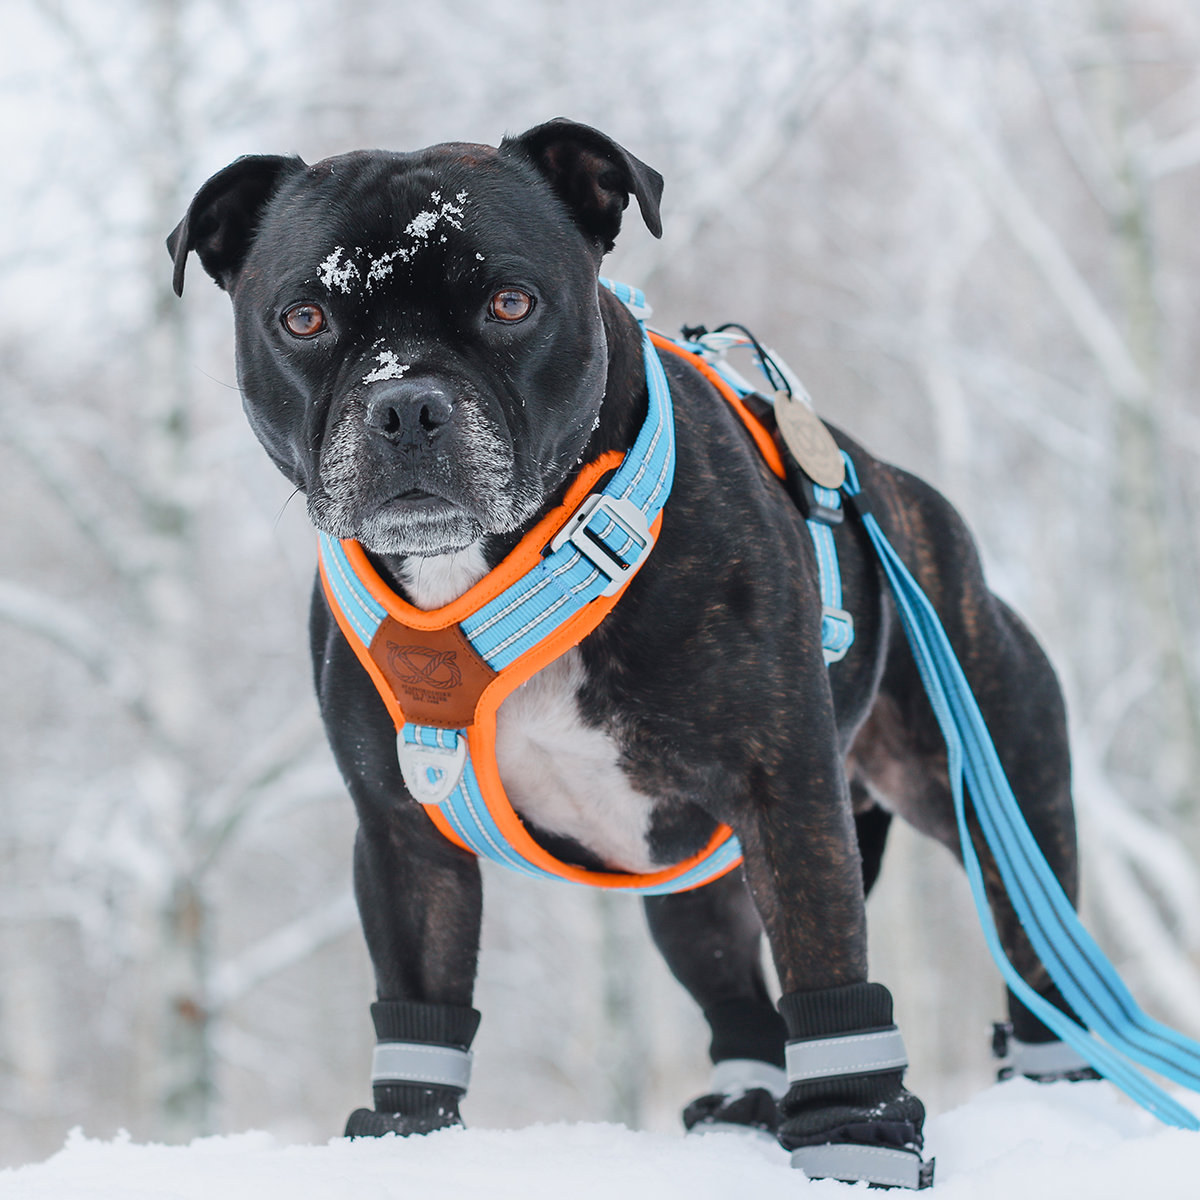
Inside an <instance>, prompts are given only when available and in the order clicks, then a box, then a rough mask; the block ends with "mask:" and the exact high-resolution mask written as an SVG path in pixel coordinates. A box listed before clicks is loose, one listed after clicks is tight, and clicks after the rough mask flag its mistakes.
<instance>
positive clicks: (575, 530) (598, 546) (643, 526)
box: [550, 492, 652, 596]
mask: <svg viewBox="0 0 1200 1200" xmlns="http://www.w3.org/2000/svg"><path fill="white" fill-rule="evenodd" d="M597 516H600V517H607V518H608V519H609V520H608V525H607V526H605V525H604V524H603V523H602V522H601V523H597V522H594V521H593V518H594V517H597ZM597 525H599V528H598V529H597V528H596V526H597ZM614 530H615V531H616V533H617V536H618V537H619V539H620V540H621V541H622V542H623V545H622V547H621V549H619V550H617V549H614V548H613V547H612V546H611V545H610V542H609V540H607V539H610V538H611V535H612V533H613V531H614ZM602 539H606V540H602ZM568 542H570V543H571V545H573V546H574V547H575V549H576V550H578V551H579V553H580V554H582V555H583V556H584V558H586V559H587V560H588V561H589V562H591V563H592V565H593V566H595V567H596V568H598V569H599V570H600V572H601V573H602V574H604V575H605V576H607V577H608V585H607V586H606V587H605V588H604V590H603V591H602V592H601V593H600V594H601V595H602V596H611V595H613V594H614V593H616V592H619V591H620V590H621V588H622V587H624V586H625V584H626V582H627V581H628V580H629V579H631V578H632V577H633V575H634V574H635V572H636V571H637V569H638V568H639V567H640V566H641V565H642V563H643V562H645V561H646V557H647V554H646V551H647V550H648V549H649V548H650V546H651V545H652V541H651V538H650V522H649V521H648V520H647V519H646V514H645V513H644V512H643V511H642V510H641V509H640V508H638V506H637V505H636V504H634V503H633V501H632V500H626V499H623V498H620V497H616V496H606V495H605V494H604V493H603V492H593V493H592V494H591V495H590V496H589V497H588V498H587V499H586V500H585V501H584V502H583V503H582V504H581V505H580V506H579V508H578V509H577V510H576V511H575V514H574V515H573V516H572V517H571V519H570V520H569V521H568V522H567V523H566V524H565V525H564V526H563V527H562V528H561V529H560V530H559V531H558V533H557V534H555V536H554V540H553V541H552V542H551V543H550V552H551V553H554V551H556V550H559V549H561V548H562V547H563V546H565V545H566V544H567V543H568Z"/></svg>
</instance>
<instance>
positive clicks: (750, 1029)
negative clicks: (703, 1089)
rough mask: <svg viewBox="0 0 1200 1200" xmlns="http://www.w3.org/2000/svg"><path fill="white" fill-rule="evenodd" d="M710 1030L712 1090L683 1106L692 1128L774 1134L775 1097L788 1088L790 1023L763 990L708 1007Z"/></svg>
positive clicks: (690, 1130)
mask: <svg viewBox="0 0 1200 1200" xmlns="http://www.w3.org/2000/svg"><path fill="white" fill-rule="evenodd" d="M704 1017H705V1020H707V1021H708V1025H709V1028H710V1029H711V1030H712V1043H711V1045H710V1046H709V1050H708V1052H709V1056H710V1057H711V1058H712V1061H713V1070H712V1077H711V1079H710V1081H709V1090H708V1092H707V1093H706V1094H705V1095H703V1096H700V1097H699V1098H698V1099H696V1100H693V1101H692V1102H691V1104H689V1105H688V1106H687V1108H685V1109H684V1110H683V1123H684V1125H685V1126H686V1128H687V1131H688V1133H746V1134H750V1135H752V1136H755V1135H756V1136H760V1137H769V1138H771V1139H772V1140H774V1137H775V1134H776V1131H777V1130H778V1128H779V1110H778V1108H777V1106H776V1101H778V1099H779V1098H780V1097H781V1096H782V1095H783V1094H784V1092H786V1091H787V1076H786V1074H785V1073H784V1070H783V1044H784V1042H785V1041H786V1039H787V1028H786V1026H785V1025H784V1023H783V1019H782V1018H781V1017H780V1015H779V1014H778V1013H777V1012H776V1011H775V1009H774V1008H773V1007H772V1005H771V1002H770V1001H769V1000H768V999H767V998H766V996H763V997H762V998H761V999H755V1000H751V999H744V998H743V999H735V1000H724V1001H721V1002H720V1003H718V1004H714V1005H713V1006H712V1007H711V1008H707V1009H705V1010H704Z"/></svg>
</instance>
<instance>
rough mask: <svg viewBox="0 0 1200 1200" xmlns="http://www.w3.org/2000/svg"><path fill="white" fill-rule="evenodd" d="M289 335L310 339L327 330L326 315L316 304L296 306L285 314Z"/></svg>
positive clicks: (284, 318)
mask: <svg viewBox="0 0 1200 1200" xmlns="http://www.w3.org/2000/svg"><path fill="white" fill-rule="evenodd" d="M283 323H284V325H285V326H286V327H287V331H288V333H294V334H295V335H296V337H302V338H308V337H313V336H314V335H315V334H318V333H320V332H321V330H322V329H324V328H325V314H324V313H323V312H322V311H321V310H320V309H319V308H318V307H317V306H316V305H315V304H296V305H293V306H292V307H291V308H289V309H288V310H287V312H285V313H284V314H283Z"/></svg>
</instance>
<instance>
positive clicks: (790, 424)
mask: <svg viewBox="0 0 1200 1200" xmlns="http://www.w3.org/2000/svg"><path fill="white" fill-rule="evenodd" d="M775 421H776V423H777V424H778V425H779V432H780V433H781V434H783V440H784V441H785V442H786V443H787V448H788V449H789V450H790V451H791V452H792V455H793V457H794V458H795V460H796V461H797V462H798V463H799V464H800V466H801V467H802V468H803V470H804V472H805V474H807V475H808V477H809V478H810V479H811V480H812V481H813V483H819V484H820V485H821V487H825V488H835V489H836V488H840V487H841V486H842V484H843V483H844V482H845V480H846V464H845V462H844V461H843V460H842V452H841V451H840V450H839V449H838V448H837V442H835V441H834V440H833V434H831V433H830V432H829V430H828V429H826V428H825V423H824V422H823V421H822V420H821V418H820V417H818V416H817V414H816V413H815V412H813V410H812V409H811V408H809V406H808V405H807V404H805V403H804V402H803V401H801V400H795V399H793V398H792V397H791V396H789V395H788V394H787V392H776V393H775Z"/></svg>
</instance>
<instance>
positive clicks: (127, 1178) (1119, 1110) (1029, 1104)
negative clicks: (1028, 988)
mask: <svg viewBox="0 0 1200 1200" xmlns="http://www.w3.org/2000/svg"><path fill="white" fill-rule="evenodd" d="M1181 1098H1183V1099H1184V1100H1185V1102H1186V1103H1189V1104H1192V1105H1194V1106H1196V1107H1198V1108H1200V1098H1198V1097H1196V1096H1194V1095H1191V1094H1188V1093H1184V1094H1183V1095H1182V1097H1181ZM927 1138H928V1141H927V1149H928V1152H929V1153H932V1154H935V1155H936V1156H937V1159H938V1165H937V1178H936V1183H935V1188H934V1191H933V1193H932V1195H933V1197H934V1198H935V1200H1012V1198H1013V1197H1017V1198H1019V1200H1064V1198H1068V1200H1074V1198H1076V1197H1079V1198H1084V1200H1193V1198H1194V1197H1196V1196H1197V1195H1200V1133H1189V1132H1185V1131H1182V1130H1176V1129H1168V1128H1166V1127H1165V1126H1163V1125H1160V1124H1158V1123H1157V1122H1156V1121H1155V1120H1154V1119H1153V1118H1152V1117H1150V1116H1148V1115H1147V1114H1145V1113H1143V1112H1142V1111H1141V1110H1139V1109H1136V1108H1134V1107H1132V1106H1131V1105H1130V1104H1128V1103H1127V1102H1125V1101H1124V1100H1123V1098H1121V1097H1120V1096H1119V1094H1118V1093H1117V1092H1116V1090H1115V1089H1114V1088H1112V1087H1111V1086H1110V1085H1109V1084H1106V1083H1081V1084H1065V1083H1064V1084H1054V1085H1052V1086H1049V1087H1039V1086H1038V1085H1036V1084H1032V1083H1028V1082H1026V1081H1025V1080H1014V1081H1012V1082H1010V1083H1006V1084H1003V1085H1001V1086H999V1087H994V1088H991V1089H990V1090H988V1091H986V1092H984V1093H983V1094H982V1095H980V1096H978V1097H976V1098H975V1099H974V1100H973V1101H971V1103H970V1104H967V1105H964V1106H963V1107H962V1108H959V1109H955V1110H954V1111H952V1112H948V1113H946V1114H945V1115H943V1116H940V1117H937V1118H935V1119H934V1120H932V1121H931V1122H929V1124H928V1127H927ZM858 1188H859V1191H858V1193H856V1194H864V1195H865V1186H864V1185H858ZM846 1189H847V1185H845V1184H840V1183H837V1182H834V1181H831V1180H820V1181H809V1180H807V1179H805V1178H804V1176H803V1175H802V1174H801V1173H800V1172H798V1171H793V1170H792V1169H791V1168H790V1166H789V1165H788V1158H787V1155H786V1154H785V1153H784V1152H783V1151H782V1150H780V1149H779V1148H778V1147H776V1146H772V1145H770V1144H767V1143H764V1142H760V1141H757V1140H754V1139H749V1138H741V1137H736V1136H733V1135H726V1134H713V1135H709V1136H707V1137H702V1138H683V1137H669V1136H666V1135H664V1134H654V1133H633V1132H630V1131H629V1130H627V1129H625V1128H623V1127H621V1126H618V1125H535V1126H533V1127H531V1128H529V1129H521V1130H507V1131H499V1130H488V1129H471V1130H447V1131H445V1132H442V1133H435V1134H431V1135H430V1136H429V1137H425V1138H407V1139H404V1138H390V1137H389V1138H383V1139H380V1140H374V1139H366V1140H361V1141H355V1142H348V1141H345V1140H343V1139H341V1138H336V1139H334V1140H333V1141H331V1142H330V1143H329V1144H328V1145H325V1146H299V1145H290V1146H289V1145H282V1144H280V1143H279V1142H278V1141H276V1139H275V1138H273V1137H272V1136H271V1135H270V1134H267V1133H258V1132H252V1133H243V1134H237V1135H234V1136H231V1137H213V1138H203V1139H199V1140H197V1141H195V1142H193V1143H192V1144H191V1145H190V1146H158V1145H148V1146H144V1145H136V1144H134V1143H132V1142H131V1141H129V1139H128V1138H122V1137H118V1138H116V1139H114V1140H113V1141H111V1142H103V1141H92V1140H89V1139H88V1138H86V1137H85V1136H84V1135H83V1134H82V1133H80V1132H79V1131H78V1130H76V1131H74V1132H72V1133H71V1135H70V1136H69V1137H68V1139H67V1144H66V1146H65V1148H64V1149H63V1150H61V1151H60V1152H59V1153H58V1154H56V1155H54V1156H53V1157H52V1158H50V1159H48V1160H47V1161H46V1162H44V1163H38V1164H35V1165H31V1166H25V1167H18V1168H15V1169H13V1170H9V1171H4V1172H0V1195H3V1196H4V1198H5V1200H72V1198H78V1200H84V1198H86V1200H129V1198H130V1197H134V1196H136V1197H137V1198H138V1200H211V1197H214V1196H220V1197H221V1200H350V1198H353V1200H401V1198H403V1200H426V1198H428V1200H458V1198H460V1197H461V1198H463V1200H467V1198H468V1197H469V1198H471V1200H478V1198H482V1200H509V1198H511V1200H563V1198H564V1197H570V1200H614V1198H619V1200H742V1198H746V1200H784V1198H785V1197H786V1198H791V1197H797V1196H812V1197H814V1198H817V1197H827V1198H828V1200H835V1198H836V1197H838V1196H848V1195H850V1192H848V1191H847V1190H846ZM893 1194H894V1195H896V1196H903V1195H905V1194H906V1193H904V1192H896V1193H893Z"/></svg>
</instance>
